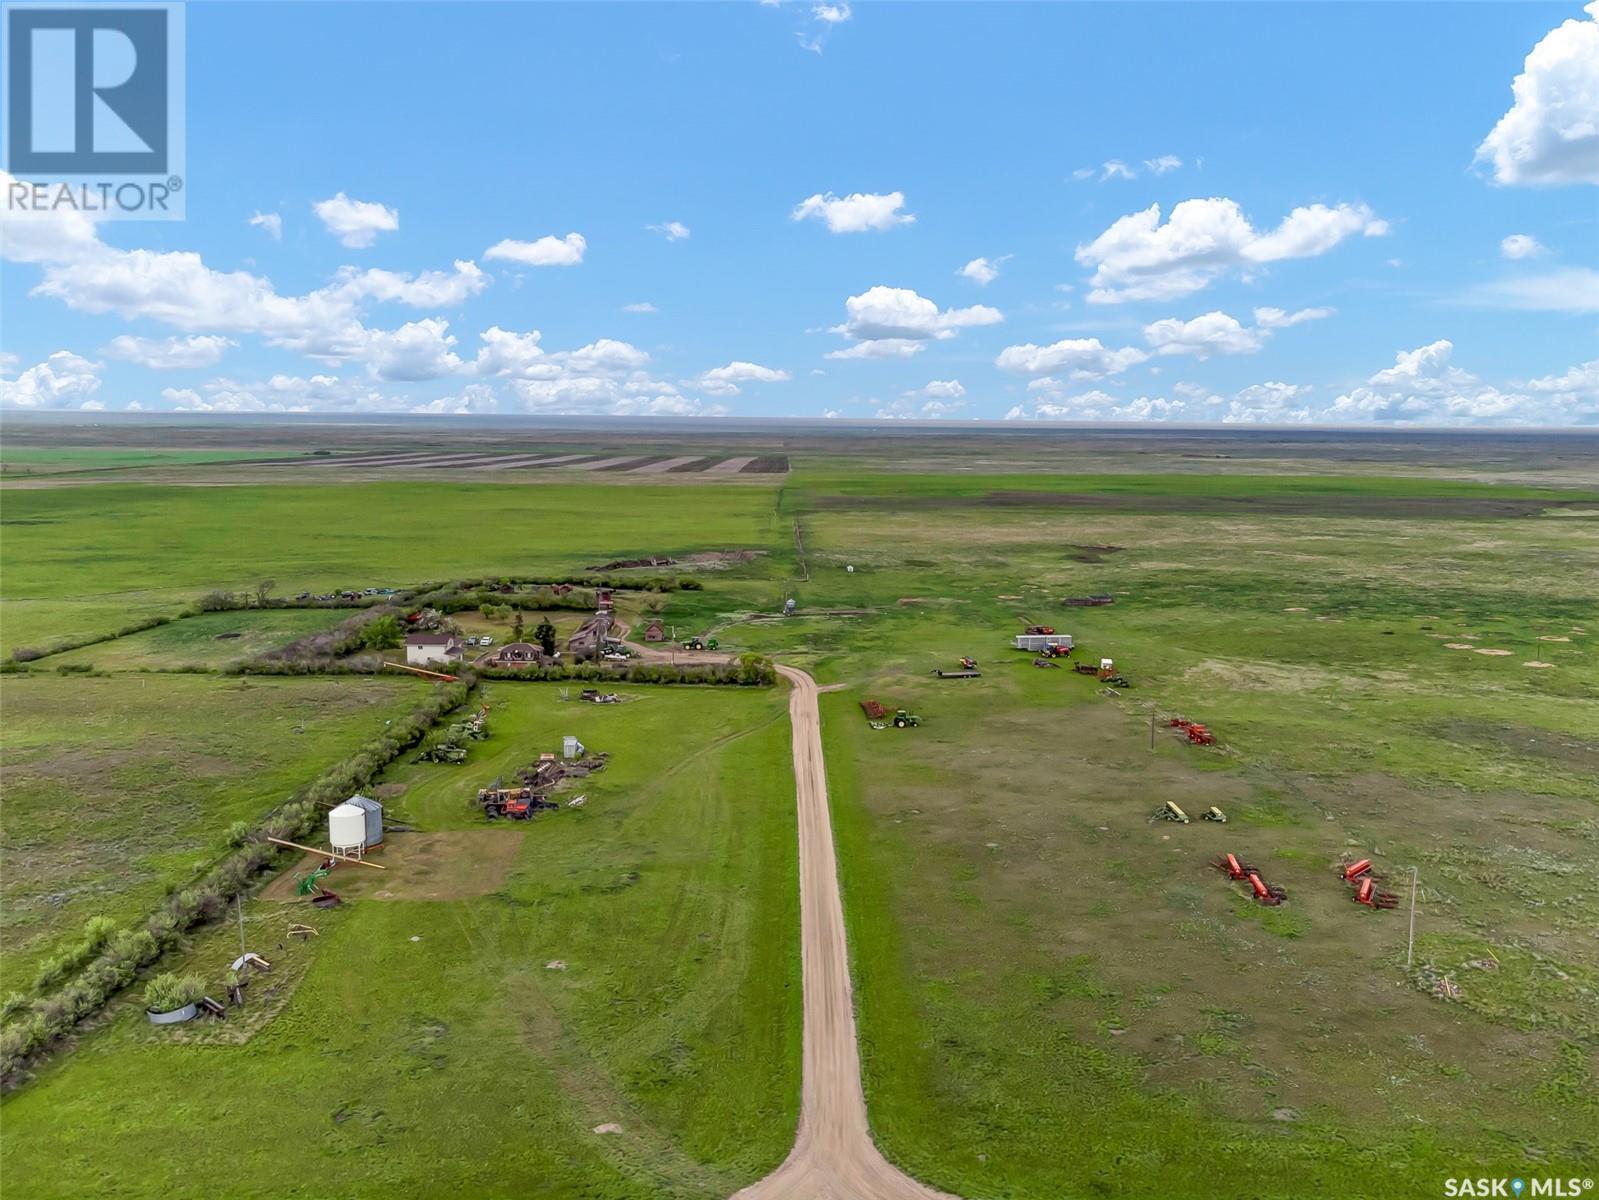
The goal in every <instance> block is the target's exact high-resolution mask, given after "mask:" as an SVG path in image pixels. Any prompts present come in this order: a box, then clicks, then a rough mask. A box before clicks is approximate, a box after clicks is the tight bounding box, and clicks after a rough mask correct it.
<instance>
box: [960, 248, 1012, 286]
mask: <svg viewBox="0 0 1599 1200" xmlns="http://www.w3.org/2000/svg"><path fill="white" fill-rule="evenodd" d="M1009 258H1010V255H1008V254H1005V255H1001V256H1000V257H999V258H974V259H972V261H971V262H969V263H967V264H966V265H965V266H964V267H962V268H961V269H960V270H958V271H956V272H955V274H957V275H959V276H961V277H962V278H963V279H970V280H971V281H972V282H973V283H975V284H976V285H977V286H978V287H987V286H988V285H989V284H991V283H993V282H994V280H996V279H998V278H999V269H1000V267H1002V266H1003V265H1004V264H1005V262H1006V260H1007V259H1009Z"/></svg>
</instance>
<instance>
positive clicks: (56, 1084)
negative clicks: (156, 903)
mask: <svg viewBox="0 0 1599 1200" xmlns="http://www.w3.org/2000/svg"><path fill="white" fill-rule="evenodd" d="M635 690H638V689H635ZM483 694H484V699H486V700H487V701H488V703H489V704H490V705H491V716H490V729H491V736H490V737H489V739H488V740H486V741H483V742H476V743H473V752H472V759H471V761H470V762H469V763H468V764H465V765H460V766H447V765H430V764H414V763H408V762H406V761H405V760H402V761H401V763H399V764H397V765H396V767H395V768H394V769H392V770H391V772H390V773H389V774H388V775H386V776H385V777H384V780H383V782H382V783H381V784H380V786H379V788H378V789H377V790H378V791H379V792H380V794H383V795H386V796H388V797H389V798H390V799H389V804H390V806H391V809H390V811H391V813H393V814H394V817H395V819H399V818H400V817H402V816H403V817H405V818H407V819H409V821H410V822H411V823H413V824H414V825H415V826H416V827H417V829H418V831H419V832H417V833H414V834H404V833H395V834H391V835H390V839H391V842H392V843H393V845H392V847H391V849H392V852H393V853H394V854H395V855H401V854H405V853H407V851H406V850H405V849H404V848H403V847H404V839H405V838H407V837H410V838H427V837H429V836H432V835H433V834H435V833H436V832H439V831H442V832H443V836H445V837H447V838H455V839H460V840H459V841H457V842H455V843H452V844H453V845H455V846H456V847H457V849H456V850H455V851H452V853H454V854H455V855H456V857H454V858H453V859H451V860H450V861H447V862H441V863H437V864H435V866H436V869H437V872H438V873H437V875H436V877H435V884H439V885H440V886H445V887H448V886H449V885H450V881H454V886H455V887H457V888H459V895H458V896H456V898H453V899H410V898H406V896H407V893H406V891H405V889H406V888H407V887H408V886H414V885H415V880H414V878H413V879H411V880H409V881H408V880H407V877H406V876H405V875H404V873H402V872H398V871H396V872H394V873H393V875H392V878H391V877H389V876H385V875H383V874H380V873H379V872H376V871H370V870H368V869H366V868H360V867H353V866H352V867H341V868H340V869H339V870H337V871H335V872H334V875H333V877H332V878H330V879H329V880H328V885H329V886H331V887H334V888H337V889H342V890H345V891H346V892H348V893H349V894H351V895H352V896H353V897H354V899H353V900H352V902H351V903H350V904H348V905H346V906H345V907H344V908H342V909H338V910H334V911H332V912H323V911H320V910H316V909H313V908H311V907H310V906H309V905H308V904H306V903H305V902H304V901H303V900H299V901H295V900H288V901H281V902H280V901H273V900H266V899H255V900H252V901H251V902H249V903H248V904H247V905H246V910H245V911H246V914H247V927H248V930H249V933H248V936H249V938H250V940H251V943H252V944H253V945H256V946H258V947H260V949H261V952H262V953H263V954H264V955H265V956H266V957H267V958H268V959H271V960H274V974H273V975H272V976H266V977H262V979H261V980H258V981H257V983H256V984H254V985H252V988H251V996H250V1005H251V1006H252V1007H253V1006H256V1005H266V1006H271V1005H277V1006H280V1007H281V1011H279V1012H277V1014H276V1015H275V1016H274V1017H273V1018H272V1019H271V1020H270V1021H269V1022H266V1023H265V1024H264V1025H261V1026H259V1027H255V1028H251V1027H250V1025H249V1021H250V1018H249V1015H248V1014H249V1011H250V1010H249V1009H247V1010H246V1012H245V1013H244V1014H239V1013H237V1012H236V1013H235V1014H234V1017H233V1018H232V1019H230V1021H229V1022H228V1023H227V1024H224V1025H216V1026H210V1027H192V1028H190V1029H188V1030H185V1031H183V1032H181V1033H178V1034H176V1035H171V1034H165V1033H161V1032H155V1031H152V1030H151V1028H150V1027H149V1026H148V1025H147V1024H145V1023H144V1019H143V1016H142V1014H141V1013H139V1012H138V1011H136V1008H137V1006H136V1004H134V1003H133V1001H131V1000H129V1001H127V1002H125V1003H123V1004H121V1005H119V1006H118V1008H117V1010H116V1011H115V1013H114V1015H113V1018H112V1019H111V1021H110V1023H109V1026H108V1028H106V1029H104V1030H103V1031H102V1032H100V1033H97V1034H95V1035H93V1036H92V1038H90V1039H89V1040H88V1041H87V1042H86V1044H85V1045H84V1046H83V1047H82V1049H81V1050H80V1051H79V1052H78V1053H76V1054H74V1055H72V1056H70V1057H69V1058H63V1059H62V1060H61V1061H59V1062H57V1063H56V1064H54V1065H52V1066H50V1067H48V1068H46V1070H45V1072H44V1073H43V1075H42V1077H41V1078H40V1079H39V1080H37V1081H36V1082H34V1083H33V1084H30V1085H29V1086H28V1087H26V1088H25V1089H23V1090H22V1091H21V1092H19V1093H18V1094H17V1095H15V1096H13V1097H12V1098H10V1099H9V1100H8V1101H7V1102H6V1108H5V1118H6V1136H7V1155H6V1176H7V1185H8V1189H17V1190H18V1191H19V1192H25V1193H26V1194H28V1195H30V1196H39V1197H55V1196H61V1197H66V1196H82V1195H87V1194H92V1193H96V1192H99V1191H102V1190H104V1189H105V1188H106V1187H108V1186H110V1185H111V1181H112V1180H115V1181H116V1187H118V1188H120V1189H121V1190H123V1191H124V1192H127V1193H130V1194H139V1195H157V1194H167V1193H172V1194H194V1193H196V1192H199V1191H213V1192H218V1193H222V1192H225V1193H226V1194H228V1195H235V1196H256V1195H259V1196H267V1195H280V1194H282V1192H283V1190H284V1187H285V1184H286V1181H287V1180H288V1178H289V1175H290V1174H293V1175H294V1176H295V1177H297V1178H300V1177H303V1178H309V1179H318V1178H321V1179H334V1178H337V1179H338V1180H339V1184H338V1188H339V1191H340V1193H341V1194H343V1195H349V1196H374V1197H376V1196H390V1195H395V1194H406V1195H421V1194H452V1195H485V1196H510V1195H532V1194H536V1195H541V1196H572V1197H576V1196H585V1197H587V1196H603V1197H635V1196H636V1197H658V1196H709V1195H726V1194H728V1193H730V1192H731V1191H733V1190H735V1189H736V1188H737V1187H739V1186H741V1185H742V1184H744V1183H747V1182H749V1181H750V1180H752V1179H754V1178H757V1177H758V1176H759V1175H761V1174H762V1173H764V1171H765V1170H768V1169H770V1168H771V1167H772V1166H774V1165H775V1164H776V1163H777V1162H778V1161H780V1160H781V1159H782V1157H783V1155H784V1154H785V1153H786V1152H787V1149H788V1146H789V1143H790V1141H791V1140H792V1137H793V1130H794V1124H795V1122H796V1120H797V1118H798V1098H799V1029H800V1024H799V1022H800V1010H799V1001H800V993H799V956H798V952H797V944H798V924H799V915H798V894H797V885H796V880H795V875H796V865H795V863H796V849H795V840H794V839H795V834H794V815H793V789H792V779H791V775H790V772H789V768H788V759H789V739H788V725H787V721H786V719H785V716H784V702H783V697H782V696H781V694H779V693H777V692H758V693H757V692H745V691H735V690H734V689H692V688H670V689H652V690H648V691H647V692H645V693H644V694H640V695H636V696H632V697H630V699H629V702H628V703H625V704H620V705H614V706H604V707H600V706H594V705H584V704H579V703H578V702H577V701H575V700H572V701H570V702H566V703H562V702H561V701H560V700H559V699H558V696H559V689H558V688H557V687H556V686H555V685H545V684H512V683H491V684H488V685H486V686H485V688H484V693H483ZM573 694H574V695H575V692H574V693H573ZM566 733H575V734H577V735H578V736H580V737H581V738H582V739H583V740H584V742H586V743H587V744H588V746H589V747H590V749H591V750H605V751H608V752H609V753H610V756H611V757H610V762H609V765H608V766H607V767H606V769H605V770H604V771H602V772H599V773H597V774H595V775H593V776H591V777H590V778H589V779H587V780H583V781H580V782H581V784H582V786H581V787H578V788H575V789H574V790H573V791H571V792H568V793H566V794H565V796H564V798H570V797H571V796H572V795H575V794H576V793H577V792H582V793H585V794H586V796H587V799H586V802H585V804H584V806H583V807H581V808H577V809H572V808H566V807H563V809H562V811H560V812H559V813H556V814H550V815H546V816H543V817H540V818H539V819H537V820H535V821H532V822H510V821H501V822H498V823H489V822H487V821H485V820H484V819H483V818H482V817H481V816H480V815H475V814H474V810H473V803H474V798H475V795H476V790H477V788H478V787H479V786H482V785H484V784H486V783H488V782H491V781H492V778H493V777H494V776H495V775H498V774H502V773H503V774H505V775H506V776H507V777H509V775H510V774H511V771H512V769H513V767H514V766H516V765H520V764H522V763H525V762H527V761H530V760H532V759H534V758H536V757H537V754H538V752H539V751H541V750H544V749H550V748H553V749H556V750H559V748H560V738H561V736H562V735H564V734H566ZM471 839H487V841H486V842H482V841H480V842H477V843H476V844H477V845H478V846H480V847H483V849H482V850H481V851H480V852H473V851H471V850H470V846H471V845H472V844H473V843H472V841H471ZM507 840H512V841H515V842H517V843H518V845H517V849H516V851H515V853H514V854H512V855H511V857H510V858H509V859H508V860H507V859H506V857H505V856H504V855H502V854H499V853H498V852H490V850H489V843H503V842H505V841H507ZM376 861H383V860H382V859H381V858H380V859H377V860H376ZM484 871H498V872H499V874H498V875H497V876H494V877H491V878H484V877H483V872H484ZM357 873H359V874H361V875H369V876H370V877H371V878H370V879H361V878H356V879H352V878H351V876H352V874H357ZM385 892H387V893H389V894H388V895H383V894H381V893H385ZM290 920H300V921H306V922H309V923H310V924H312V925H313V926H316V927H318V929H319V935H320V936H318V937H316V938H314V939H312V940H311V941H310V942H309V943H307V944H303V945H302V944H301V943H299V942H296V941H293V940H291V939H288V938H287V937H286V933H285V931H286V929H287V924H288V922H289V921H290ZM279 943H286V944H285V945H284V946H283V947H282V948H281V949H280V948H279ZM237 946H238V942H237V932H236V930H235V929H234V928H233V927H232V926H231V925H223V926H220V927H217V928H214V929H213V930H211V931H209V932H202V933H201V934H199V935H198V936H197V937H196V938H195V939H194V943H193V948H192V952H191V953H190V954H189V955H188V956H187V958H186V959H185V960H184V962H183V964H182V965H183V966H185V967H192V968H193V969H196V970H199V971H201V972H202V973H205V974H206V975H207V977H208V978H210V979H212V980H213V986H217V985H216V983H215V981H216V980H217V979H219V978H220V974H221V969H222V968H224V967H225V966H226V964H227V962H228V960H229V959H230V958H231V957H232V956H233V955H234V954H236V953H237ZM280 971H281V972H282V973H283V975H284V976H285V979H286V982H285V984H284V985H283V992H284V993H286V994H279V995H277V996H274V995H272V989H273V987H274V986H276V985H275V983H274V980H275V978H276V977H277V976H278V974H279V972H280ZM290 978H292V979H293V980H294V986H292V987H290V986H288V983H287V979H290ZM241 1038H242V1039H245V1040H242V1041H240V1040H239V1039H241ZM132 1079H137V1080H138V1081H139V1090H140V1095H141V1101H140V1106H139V1108H140V1110H141V1111H142V1112H144V1113H145V1114H155V1113H164V1114H166V1116H165V1117H162V1118H159V1119H150V1118H149V1117H148V1116H145V1117H140V1118H138V1119H130V1118H129V1116H128V1111H129V1110H127V1109H126V1108H125V1107H124V1106H122V1105H120V1104H111V1103H108V1098H109V1097H112V1096H116V1095H122V1094H125V1092H126V1088H127V1087H128V1083H129V1081H130V1080H132ZM172 1121H180V1122H181V1124H182V1128H183V1130H184V1133H183V1137H184V1140H185V1145H186V1146H187V1147H188V1149H187V1150H185V1152H184V1153H183V1154H182V1155H175V1154H172V1153H171V1141H170V1139H171V1138H172V1137H173V1126H172V1124H171V1122H172ZM601 1127H614V1128H613V1129H602V1128H601ZM596 1130H600V1131H599V1132H596ZM285 1146H292V1147H294V1154H293V1162H292V1164H287V1163H286V1162H285V1160H284V1148H285ZM424 1181H425V1182H424Z"/></svg>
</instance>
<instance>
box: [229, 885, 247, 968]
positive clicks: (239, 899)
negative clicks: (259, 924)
mask: <svg viewBox="0 0 1599 1200" xmlns="http://www.w3.org/2000/svg"><path fill="white" fill-rule="evenodd" d="M233 904H234V907H235V908H236V909H237V910H238V913H239V957H240V958H243V957H244V956H245V955H246V954H248V953H249V951H248V950H246V949H245V948H244V893H243V892H240V893H239V894H238V895H237V896H235V897H234V898H233Z"/></svg>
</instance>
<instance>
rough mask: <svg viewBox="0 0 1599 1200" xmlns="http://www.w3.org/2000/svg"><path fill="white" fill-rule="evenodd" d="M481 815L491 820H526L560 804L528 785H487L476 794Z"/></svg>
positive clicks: (557, 807) (558, 806)
mask: <svg viewBox="0 0 1599 1200" xmlns="http://www.w3.org/2000/svg"><path fill="white" fill-rule="evenodd" d="M477 802H478V803H479V804H480V805H482V807H483V815H484V816H486V817H487V818H489V820H491V821H496V820H499V819H500V818H501V817H507V818H509V819H510V820H512V821H526V820H530V819H531V818H532V817H534V816H535V815H537V814H538V813H541V812H550V811H552V810H555V809H559V808H560V807H561V806H560V805H559V804H557V803H555V802H554V801H553V800H549V799H546V798H545V797H544V796H542V795H540V794H539V793H538V792H536V791H534V790H533V789H532V788H530V787H515V788H507V787H499V786H495V787H488V788H483V789H482V790H481V791H479V792H478V794H477Z"/></svg>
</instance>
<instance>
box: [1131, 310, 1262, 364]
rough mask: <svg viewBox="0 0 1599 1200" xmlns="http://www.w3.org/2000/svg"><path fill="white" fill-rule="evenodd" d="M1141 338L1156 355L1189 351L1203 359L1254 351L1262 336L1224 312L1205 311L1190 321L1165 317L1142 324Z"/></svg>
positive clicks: (1260, 343) (1260, 344)
mask: <svg viewBox="0 0 1599 1200" xmlns="http://www.w3.org/2000/svg"><path fill="white" fill-rule="evenodd" d="M1144 340H1145V341H1147V342H1148V343H1149V345H1150V347H1151V348H1152V349H1153V350H1154V351H1155V353H1156V354H1167V355H1169V354H1192V355H1194V356H1195V357H1197V358H1201V359H1204V358H1209V357H1210V356H1211V355H1212V354H1254V353H1255V352H1256V351H1257V350H1259V349H1260V348H1261V347H1262V346H1263V345H1265V342H1266V335H1265V334H1264V333H1262V332H1261V331H1260V330H1257V329H1248V328H1246V327H1245V326H1243V325H1241V324H1239V322H1238V319H1237V318H1236V317H1231V316H1228V315H1227V314H1226V313H1224V312H1208V313H1205V314H1204V315H1202V316H1198V317H1195V318H1194V319H1193V320H1192V321H1180V320H1178V319H1177V318H1176V317H1167V318H1166V319H1165V320H1163V321H1155V322H1154V323H1152V324H1149V325H1145V326H1144Z"/></svg>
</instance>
